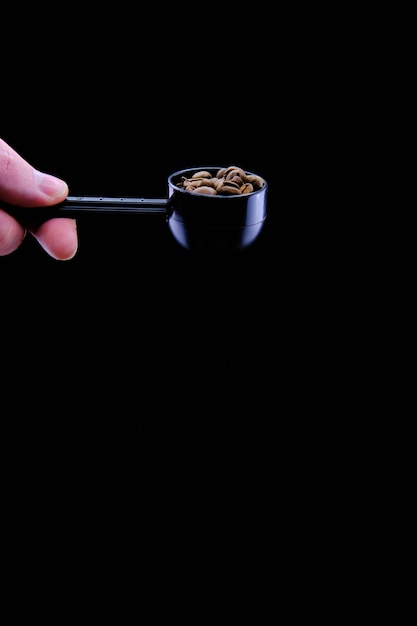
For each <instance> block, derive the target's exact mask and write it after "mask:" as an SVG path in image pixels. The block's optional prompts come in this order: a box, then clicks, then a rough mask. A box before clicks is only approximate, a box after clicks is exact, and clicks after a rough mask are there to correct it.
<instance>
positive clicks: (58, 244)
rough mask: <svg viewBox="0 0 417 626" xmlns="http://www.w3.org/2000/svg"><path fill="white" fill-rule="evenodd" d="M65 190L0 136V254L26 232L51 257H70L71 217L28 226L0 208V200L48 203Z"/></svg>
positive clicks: (73, 245) (74, 239)
mask: <svg viewBox="0 0 417 626" xmlns="http://www.w3.org/2000/svg"><path fill="white" fill-rule="evenodd" d="M68 191H69V190H68V185H67V183H66V182H65V181H63V180H61V179H60V178H57V177H56V176H53V175H51V174H47V173H45V172H42V171H39V170H38V169H36V168H35V167H33V166H32V165H30V163H28V161H26V160H25V159H24V158H23V157H22V156H21V155H20V154H19V153H18V152H16V150H14V149H13V148H12V147H11V146H10V145H9V144H7V143H6V142H5V141H4V140H3V139H1V138H0V256H6V255H8V254H11V253H12V252H15V251H16V250H17V249H18V248H19V246H21V245H22V243H23V240H24V239H25V237H26V234H27V233H30V234H31V235H33V237H35V239H36V240H37V241H38V243H39V244H40V245H41V246H42V248H43V249H44V250H45V251H46V252H47V253H48V254H49V256H51V257H52V258H53V259H56V260H59V261H66V260H69V259H72V258H73V257H74V256H75V254H76V252H77V249H78V235H77V224H76V221H75V220H74V219H70V218H64V217H60V218H53V219H50V220H47V221H46V222H44V223H42V224H37V225H36V226H33V225H31V226H30V227H29V226H27V225H26V226H24V225H23V224H20V223H19V222H18V221H17V220H16V219H15V218H14V217H12V216H11V215H9V213H7V212H6V211H5V210H4V208H2V201H3V202H4V203H8V204H11V205H16V206H22V207H28V208H31V207H41V206H51V205H53V204H57V203H59V202H62V201H63V200H65V198H66V197H67V195H68Z"/></svg>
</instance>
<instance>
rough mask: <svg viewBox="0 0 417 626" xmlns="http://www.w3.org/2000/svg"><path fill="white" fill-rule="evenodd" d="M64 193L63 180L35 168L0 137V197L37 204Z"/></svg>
mask: <svg viewBox="0 0 417 626" xmlns="http://www.w3.org/2000/svg"><path fill="white" fill-rule="evenodd" d="M67 195H68V185H67V183H66V182H65V181H63V180H61V179H60V178H57V177H56V176H52V175H51V174H46V173H44V172H40V171H39V170H36V169H35V168H34V167H32V166H31V165H30V164H29V163H28V162H27V161H26V160H25V159H23V157H21V156H20V155H19V154H18V153H17V152H16V151H15V150H13V148H11V146H9V145H8V144H7V143H6V142H5V141H4V140H3V139H0V199H1V200H4V202H8V203H10V204H14V205H17V206H25V207H37V206H50V205H52V204H56V203H58V202H60V201H61V200H65V198H66V197H67ZM0 206H1V203H0Z"/></svg>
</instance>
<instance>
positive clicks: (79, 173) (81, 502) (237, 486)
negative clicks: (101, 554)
mask: <svg viewBox="0 0 417 626" xmlns="http://www.w3.org/2000/svg"><path fill="white" fill-rule="evenodd" d="M313 4H314V3H311V6H309V7H302V6H301V5H299V4H297V6H295V5H294V6H293V5H292V4H290V3H288V6H287V5H282V6H281V5H277V6H275V5H274V6H273V7H271V8H270V9H265V8H264V7H262V5H261V4H258V3H257V4H256V6H253V7H251V8H250V12H249V10H248V9H247V8H246V9H245V8H244V7H243V6H242V7H241V8H239V11H237V9H236V7H235V6H231V7H221V9H217V8H216V7H214V6H213V7H205V8H204V10H203V9H196V7H195V6H194V7H193V6H192V5H190V6H187V5H181V6H179V5H175V7H173V8H168V9H167V8H162V7H159V8H157V7H156V8H155V9H149V8H147V9H146V10H144V9H143V8H142V7H140V8H137V9H135V8H132V6H130V5H127V6H124V4H123V3H118V5H117V7H115V8H105V7H104V6H101V7H100V8H97V9H95V10H93V9H92V8H87V7H82V8H80V7H78V6H76V5H75V4H74V5H66V6H65V5H59V6H57V5H56V4H55V5H53V6H48V5H45V4H41V5H40V6H39V5H38V4H37V5H36V8H34V7H32V8H30V7H27V8H25V12H24V16H21V18H20V19H19V20H14V19H13V18H12V17H10V24H9V26H10V28H9V29H8V30H7V35H6V37H7V45H8V49H9V50H10V53H9V62H8V63H7V64H5V68H4V72H3V78H2V85H3V97H2V102H1V111H2V114H1V136H2V138H3V139H4V140H6V141H7V142H9V143H10V145H12V146H13V147H14V148H15V149H16V150H17V151H19V152H20V153H21V154H22V156H24V157H25V158H26V159H27V160H28V161H29V162H31V163H32V164H33V165H34V166H36V167H37V168H39V169H43V170H45V171H49V172H51V173H53V174H56V175H57V176H61V177H62V178H64V179H65V180H66V181H67V182H68V184H69V186H70V193H71V194H73V195H78V194H79V195H110V196H112V195H114V196H119V195H122V196H129V195H131V196H144V197H163V196H165V195H166V193H167V177H168V175H169V174H170V173H171V172H173V171H176V170H178V169H182V168H185V167H195V166H200V165H201V166H205V165H212V164H214V165H224V166H228V165H231V164H236V165H239V166H241V167H243V168H244V169H246V170H250V171H253V172H256V173H259V174H260V175H261V176H263V177H264V178H265V179H266V180H267V181H268V184H269V190H268V217H267V221H266V224H265V227H264V229H263V231H262V233H261V235H260V236H259V238H258V239H257V240H256V241H255V243H254V244H253V245H252V246H251V247H250V248H248V249H246V250H244V251H242V252H240V253H236V254H231V255H230V256H229V255H228V256H224V257H222V258H213V257H211V256H210V255H208V256H207V255H202V254H201V255H198V254H194V253H189V252H188V251H186V250H184V249H183V248H181V247H180V246H179V245H178V244H177V242H176V241H175V240H174V239H173V238H172V236H171V235H170V233H169V231H168V229H167V227H166V225H165V224H164V223H161V221H159V220H158V219H155V218H145V217H139V218H135V219H131V218H117V219H116V218H107V219H103V218H101V219H100V220H98V219H97V218H95V219H85V220H82V221H81V220H80V221H79V223H78V229H79V240H80V246H79V251H78V253H77V256H76V257H75V258H74V259H73V260H72V261H69V262H65V263H60V262H57V261H54V260H52V259H50V258H49V257H48V256H47V255H46V253H45V252H44V251H43V250H42V249H41V248H40V247H39V246H38V244H37V243H36V242H35V241H34V240H33V239H31V238H27V239H26V240H25V242H24V245H23V246H22V247H21V248H20V249H19V250H18V251H17V252H16V253H14V254H12V255H10V256H9V257H6V258H3V259H1V262H0V271H1V280H2V293H3V298H4V302H3V305H2V316H3V318H4V319H3V321H2V326H3V329H4V341H3V344H4V348H3V350H2V352H3V357H2V372H3V374H2V380H3V382H2V386H3V388H4V390H5V391H4V393H3V395H6V396H7V398H8V404H7V408H6V409H3V411H4V414H5V415H7V419H4V420H3V429H4V430H3V443H4V447H5V450H4V455H5V459H6V473H7V477H8V478H7V484H8V485H10V489H9V492H10V493H8V494H7V502H8V503H10V504H9V506H8V507H6V508H7V510H8V511H9V516H10V517H9V519H10V522H11V524H18V525H19V527H21V528H22V530H24V531H25V530H30V529H32V528H33V527H34V526H36V527H39V528H42V529H47V530H49V531H54V530H58V531H63V530H64V531H75V530H82V531H84V530H87V531H89V532H92V533H94V534H112V533H122V534H126V535H131V536H137V535H159V536H219V537H226V536H245V537H258V536H277V537H280V536H286V535H288V536H289V535H300V536H301V535H304V534H309V533H318V532H325V533H328V532H330V531H332V530H336V531H337V530H338V529H340V528H341V527H342V525H344V524H345V523H346V519H347V517H351V516H352V512H351V511H349V510H348V507H347V504H346V503H347V502H348V497H349V493H348V490H347V486H346V481H345V479H346V476H347V475H349V472H350V469H351V468H350V464H352V465H353V466H354V464H355V460H354V458H352V456H349V455H346V445H345V441H346V438H347V437H348V434H349V428H351V426H349V427H348V423H349V424H351V423H352V422H350V421H349V419H351V413H352V404H353V400H352V386H353V388H355V389H356V388H357V386H359V387H360V385H361V381H360V380H358V379H355V375H354V374H352V372H350V371H349V369H348V365H347V363H348V361H349V355H350V354H351V352H352V351H354V347H353V346H354V344H352V338H353V335H354V333H353V332H352V327H353V324H352V318H351V317H350V316H352V317H353V318H354V315H355V311H354V310H353V307H352V305H351V303H350V302H349V298H348V295H347V294H348V293H349V290H348V289H347V287H346V284H347V282H348V281H349V272H348V263H347V261H346V250H347V249H349V228H348V226H347V223H346V213H345V210H344V204H345V198H344V188H343V186H342V185H341V180H342V178H343V172H341V171H340V170H341V165H340V163H341V158H340V157H341V155H340V145H339V144H340V134H341V128H340V126H341V124H342V123H341V120H340V119H339V89H340V81H341V78H342V77H343V69H342V67H341V61H340V58H339V54H338V50H337V43H338V37H339V32H340V28H341V25H340V15H338V14H337V13H336V11H335V10H334V9H332V7H331V6H330V7H327V6H324V5H321V7H320V8H317V7H315V6H313ZM9 42H10V43H9ZM18 51H20V52H19V54H18ZM6 94H7V95H6ZM5 96H6V97H5ZM350 252H351V251H350ZM353 457H354V455H353ZM349 459H350V460H349Z"/></svg>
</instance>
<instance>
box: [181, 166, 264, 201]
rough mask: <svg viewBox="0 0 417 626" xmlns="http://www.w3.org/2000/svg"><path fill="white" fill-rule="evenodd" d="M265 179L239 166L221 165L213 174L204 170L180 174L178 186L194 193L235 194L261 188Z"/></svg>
mask: <svg viewBox="0 0 417 626" xmlns="http://www.w3.org/2000/svg"><path fill="white" fill-rule="evenodd" d="M264 185H265V181H264V179H263V178H261V177H260V176H256V175H255V174H247V173H246V172H245V171H244V170H243V169H242V168H241V167H237V166H236V165H230V166H229V167H222V168H221V169H219V170H218V171H217V172H216V173H215V174H211V173H210V172H208V171H206V170H201V171H200V172H195V173H194V174H193V175H192V176H191V177H190V178H187V177H186V176H182V178H181V181H180V182H179V183H177V186H178V187H181V188H182V189H185V190H186V191H191V192H194V193H201V194H207V195H212V196H216V195H220V196H236V195H241V194H248V193H252V192H253V191H258V190H259V189H262V187H263V186H264Z"/></svg>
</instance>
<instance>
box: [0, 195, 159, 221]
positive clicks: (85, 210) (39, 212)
mask: <svg viewBox="0 0 417 626" xmlns="http://www.w3.org/2000/svg"><path fill="white" fill-rule="evenodd" d="M169 202H170V200H169V198H123V197H121V198H111V197H104V196H67V198H66V199H65V200H64V201H63V202H60V203H58V204H54V205H52V206H46V207H45V206H43V207H31V208H26V207H17V206H14V205H10V204H6V203H4V202H1V201H0V208H1V209H4V210H5V211H7V212H8V213H10V214H11V215H13V216H14V217H16V218H17V219H22V220H39V219H40V220H45V219H51V218H53V217H72V218H77V217H82V216H89V215H95V214H99V215H132V214H134V213H142V214H144V215H151V214H161V213H165V214H166V213H167V210H168V206H169Z"/></svg>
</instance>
